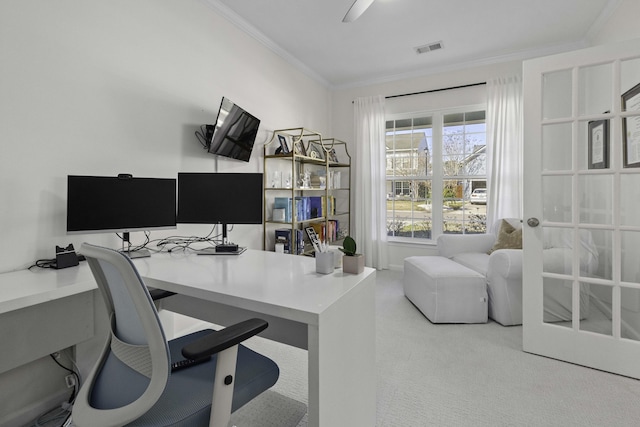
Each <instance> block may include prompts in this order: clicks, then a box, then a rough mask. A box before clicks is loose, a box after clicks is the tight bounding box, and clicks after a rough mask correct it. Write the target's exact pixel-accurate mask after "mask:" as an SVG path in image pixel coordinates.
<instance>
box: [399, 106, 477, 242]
mask: <svg viewBox="0 0 640 427" xmlns="http://www.w3.org/2000/svg"><path fill="white" fill-rule="evenodd" d="M434 118H435V119H434ZM386 127H387V134H386V155H387V186H386V193H387V234H388V235H389V236H394V237H399V238H411V239H435V237H437V236H434V235H433V228H432V212H433V211H434V210H435V212H438V216H439V214H440V212H442V217H443V227H442V229H443V231H444V232H446V233H451V232H454V233H485V232H486V229H487V228H486V203H487V188H486V186H487V182H486V163H487V160H486V124H485V112H484V111H471V112H459V113H447V114H443V115H436V116H430V115H424V114H417V115H416V117H413V118H403V119H399V120H388V121H387V123H386ZM434 132H437V134H438V137H437V138H435V140H436V141H435V142H434ZM434 144H440V145H439V146H437V147H435V149H436V150H435V151H436V152H438V153H441V154H440V155H439V157H438V158H435V157H434V156H433V152H434ZM434 172H435V173H438V174H441V176H440V177H439V178H441V179H442V181H440V179H439V180H438V182H442V183H443V184H442V187H440V188H438V189H437V190H436V191H437V193H439V194H437V196H438V197H436V199H437V202H436V203H437V205H434V201H433V199H432V180H431V179H432V178H434ZM476 190H477V191H476ZM440 229H441V227H440V226H439V227H437V230H440Z"/></svg>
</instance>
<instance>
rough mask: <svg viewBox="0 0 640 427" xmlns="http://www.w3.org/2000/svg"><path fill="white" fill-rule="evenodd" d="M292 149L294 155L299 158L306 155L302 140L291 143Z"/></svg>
mask: <svg viewBox="0 0 640 427" xmlns="http://www.w3.org/2000/svg"><path fill="white" fill-rule="evenodd" d="M293 149H294V150H295V152H296V154H298V155H300V156H306V155H307V150H305V148H304V142H303V141H302V139H297V140H295V141H294V142H293Z"/></svg>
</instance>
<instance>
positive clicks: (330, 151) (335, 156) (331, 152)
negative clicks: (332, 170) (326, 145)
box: [329, 148, 339, 163]
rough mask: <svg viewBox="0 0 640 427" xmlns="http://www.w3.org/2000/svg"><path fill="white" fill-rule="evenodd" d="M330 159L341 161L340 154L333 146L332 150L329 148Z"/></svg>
mask: <svg viewBox="0 0 640 427" xmlns="http://www.w3.org/2000/svg"><path fill="white" fill-rule="evenodd" d="M329 161H330V162H334V163H339V162H338V155H337V154H336V149H335V148H332V149H331V150H329Z"/></svg>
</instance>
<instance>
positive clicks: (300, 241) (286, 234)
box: [275, 228, 304, 255]
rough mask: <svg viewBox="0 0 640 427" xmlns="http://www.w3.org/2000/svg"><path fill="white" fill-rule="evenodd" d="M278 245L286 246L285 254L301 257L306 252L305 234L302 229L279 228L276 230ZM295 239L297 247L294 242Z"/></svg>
mask: <svg viewBox="0 0 640 427" xmlns="http://www.w3.org/2000/svg"><path fill="white" fill-rule="evenodd" d="M275 236H276V243H282V244H284V253H285V254H294V255H300V254H302V253H303V252H304V232H303V230H300V229H294V230H292V229H291V228H279V229H277V230H275ZM293 239H295V245H294V244H293V243H294V240H293Z"/></svg>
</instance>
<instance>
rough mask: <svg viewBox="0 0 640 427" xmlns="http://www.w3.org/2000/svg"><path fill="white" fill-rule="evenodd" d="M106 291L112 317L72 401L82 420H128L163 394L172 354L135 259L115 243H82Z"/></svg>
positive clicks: (98, 422)
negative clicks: (93, 362)
mask: <svg viewBox="0 0 640 427" xmlns="http://www.w3.org/2000/svg"><path fill="white" fill-rule="evenodd" d="M81 252H82V254H83V255H84V256H85V257H86V259H87V262H88V263H89V266H90V268H91V271H92V273H93V276H94V277H95V280H96V282H97V284H98V287H99V289H100V290H101V291H102V295H103V297H104V301H105V304H106V306H107V313H108V315H109V317H110V321H111V333H110V334H109V336H108V338H107V341H106V343H105V346H104V348H103V351H102V354H101V356H100V358H99V360H98V361H97V363H96V365H95V367H94V368H93V370H92V371H91V373H90V375H89V377H88V378H87V380H86V381H85V383H84V384H83V385H82V387H81V389H80V392H79V393H78V397H77V398H76V403H75V404H74V407H73V420H74V423H75V424H77V425H90V426H103V425H105V426H106V425H123V424H126V423H128V422H131V421H133V420H135V419H136V418H138V417H140V416H141V415H142V414H144V413H145V412H147V411H148V410H149V408H151V407H152V406H153V405H154V403H155V402H156V401H157V400H158V398H159V397H160V396H161V395H162V393H163V391H164V389H165V387H166V384H167V380H168V378H169V375H170V356H169V349H168V345H167V341H166V338H165V335H164V332H163V330H162V325H161V324H160V320H159V319H158V313H157V311H156V308H155V306H154V304H153V300H152V298H151V296H150V295H149V291H148V290H147V288H146V286H145V285H144V283H143V281H142V279H141V278H140V276H139V274H138V272H137V270H136V268H135V266H134V265H133V264H132V262H131V260H130V259H129V258H128V257H127V256H126V255H124V254H122V253H119V252H117V251H114V250H112V249H107V248H101V247H98V246H94V245H90V244H87V243H84V244H83V245H82V249H81Z"/></svg>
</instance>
